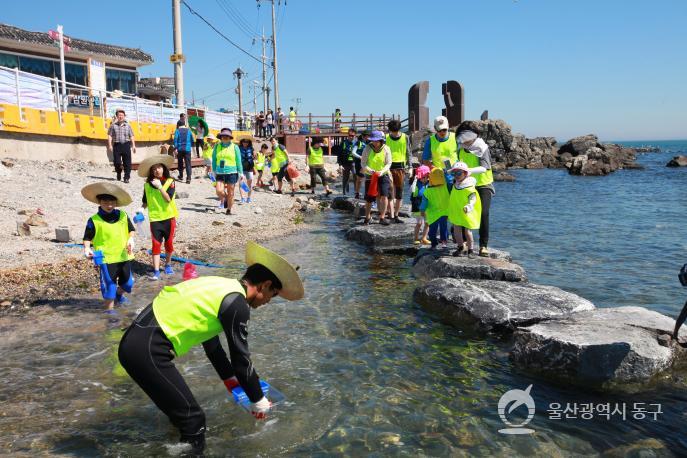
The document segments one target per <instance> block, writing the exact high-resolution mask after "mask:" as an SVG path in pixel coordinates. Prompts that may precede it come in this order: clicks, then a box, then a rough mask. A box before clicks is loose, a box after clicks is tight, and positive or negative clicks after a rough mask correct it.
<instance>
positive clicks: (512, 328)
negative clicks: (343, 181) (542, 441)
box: [332, 197, 687, 391]
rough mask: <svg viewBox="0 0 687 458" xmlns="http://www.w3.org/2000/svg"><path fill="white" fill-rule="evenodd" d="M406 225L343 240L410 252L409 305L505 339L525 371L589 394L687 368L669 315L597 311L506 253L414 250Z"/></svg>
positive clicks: (340, 203)
mask: <svg viewBox="0 0 687 458" xmlns="http://www.w3.org/2000/svg"><path fill="white" fill-rule="evenodd" d="M359 205H360V203H359V202H357V201H355V200H354V199H351V198H344V197H339V198H336V199H334V201H333V203H332V207H333V208H335V209H338V210H340V211H346V212H352V211H353V209H355V208H358V207H359ZM412 227H413V226H412V224H411V223H410V221H406V224H403V225H400V224H399V225H390V226H381V225H378V224H372V225H367V226H360V225H352V226H351V227H350V228H349V229H347V230H346V239H348V240H350V241H353V242H356V243H358V244H360V245H362V246H364V247H366V248H367V249H370V250H372V251H374V252H375V253H379V252H382V253H386V254H402V255H406V256H414V262H413V268H412V273H413V275H414V276H415V277H416V278H417V279H418V281H419V282H420V285H419V286H418V287H417V288H416V289H415V291H414V294H413V299H414V301H415V302H417V303H418V304H419V305H421V306H422V307H423V308H424V309H425V310H427V311H428V312H430V313H432V314H433V315H434V316H436V317H437V318H438V319H439V320H440V321H442V322H444V323H447V324H449V325H452V326H454V327H457V328H459V329H461V330H463V331H466V332H471V333H478V334H480V333H481V334H494V335H498V336H501V337H502V338H506V339H510V340H509V341H510V342H511V346H512V347H511V350H510V360H511V361H512V363H513V364H514V365H516V366H517V367H519V368H521V369H524V370H526V371H527V372H529V373H533V374H538V375H539V376H542V377H544V378H547V379H550V380H552V381H558V382H564V383H567V384H574V385H578V386H581V387H587V388H592V389H601V390H608V389H611V390H613V389H620V390H629V389H631V390H633V391H638V390H642V389H646V388H647V387H648V386H650V383H651V382H652V381H654V380H656V379H657V378H659V377H661V376H662V375H665V374H666V373H668V372H670V371H671V370H672V369H673V368H676V367H680V366H682V365H684V364H685V363H686V362H687V350H686V349H685V348H684V347H683V345H684V343H683V342H676V341H674V340H673V339H672V338H671V334H672V331H673V327H674V320H673V319H672V318H670V317H667V316H665V315H662V314H660V313H658V312H655V311H652V310H648V309H645V308H643V307H617V308H602V309H597V308H596V307H595V306H594V304H593V303H591V302H590V301H588V300H586V299H584V298H582V297H580V296H578V295H576V294H574V293H571V292H568V291H564V290H562V289H560V288H556V287H553V286H547V285H538V284H535V283H531V282H530V281H528V279H527V275H526V273H525V270H524V269H523V268H522V267H521V266H519V265H518V264H515V263H513V262H512V260H511V257H510V255H509V254H508V253H507V252H504V251H499V250H492V253H491V256H490V257H489V258H479V257H478V258H474V259H470V258H467V257H453V256H451V254H450V251H446V250H430V249H428V248H417V246H415V245H412ZM385 248H386V249H385ZM390 248H393V250H391V249H390ZM684 332H686V330H685V326H683V327H682V329H681V333H684Z"/></svg>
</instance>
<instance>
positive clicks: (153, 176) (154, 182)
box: [138, 155, 179, 280]
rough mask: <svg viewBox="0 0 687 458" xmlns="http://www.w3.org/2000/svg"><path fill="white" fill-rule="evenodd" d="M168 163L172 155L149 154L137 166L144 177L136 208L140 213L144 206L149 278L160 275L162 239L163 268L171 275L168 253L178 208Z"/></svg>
mask: <svg viewBox="0 0 687 458" xmlns="http://www.w3.org/2000/svg"><path fill="white" fill-rule="evenodd" d="M172 163H173V160H172V156H166V155H165V156H157V157H156V156H153V157H149V158H146V159H145V160H143V161H142V162H141V163H140V164H139V166H138V176H140V177H145V178H146V182H145V184H144V185H143V200H142V206H141V208H140V209H139V212H141V213H143V209H144V208H145V207H147V208H148V220H149V221H150V239H151V242H152V250H151V253H152V255H153V274H152V275H151V276H150V279H151V280H159V279H160V254H161V252H162V244H163V243H164V246H165V269H164V272H165V274H166V275H174V269H172V255H173V254H174V233H175V232H176V226H177V217H178V216H179V211H178V210H177V204H176V199H175V197H176V196H175V186H174V179H173V178H171V177H170V173H169V167H171V165H172Z"/></svg>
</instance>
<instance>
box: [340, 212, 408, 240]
mask: <svg viewBox="0 0 687 458" xmlns="http://www.w3.org/2000/svg"><path fill="white" fill-rule="evenodd" d="M401 221H403V224H395V223H391V224H389V225H388V226H382V225H381V224H378V223H377V222H374V223H373V224H368V225H358V226H354V227H352V228H351V229H349V230H348V231H346V239H347V240H352V241H354V242H358V243H360V244H361V245H366V246H369V247H379V246H390V245H404V244H407V243H408V242H412V240H413V228H414V227H415V220H414V219H410V218H401Z"/></svg>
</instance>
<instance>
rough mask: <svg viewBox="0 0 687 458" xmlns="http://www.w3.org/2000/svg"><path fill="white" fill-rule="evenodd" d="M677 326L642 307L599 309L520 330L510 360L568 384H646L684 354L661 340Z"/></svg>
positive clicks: (669, 343)
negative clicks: (663, 335) (662, 336)
mask: <svg viewBox="0 0 687 458" xmlns="http://www.w3.org/2000/svg"><path fill="white" fill-rule="evenodd" d="M673 327H674V321H673V320H672V319H671V318H669V317H667V316H665V315H662V314H660V313H658V312H654V311H651V310H647V309H645V308H643V307H617V308H606V309H595V310H592V311H587V312H582V313H576V314H572V315H570V316H567V317H565V318H563V319H556V320H551V321H547V322H542V323H538V324H534V325H531V326H528V327H525V328H522V329H518V330H517V332H516V333H515V346H514V348H513V351H512V352H511V359H512V360H513V361H514V362H515V363H516V364H517V365H520V366H523V367H525V368H527V369H528V370H531V371H534V372H538V373H540V374H542V375H545V376H548V377H550V378H553V379H558V380H563V381H565V382H566V383H568V382H572V383H575V384H578V385H587V386H596V387H601V388H604V387H611V386H613V385H615V384H619V383H623V384H625V383H644V382H648V381H650V380H651V379H652V378H653V377H654V376H656V375H657V374H659V373H660V372H662V371H665V370H666V369H669V368H670V367H671V366H672V365H673V364H674V363H675V362H676V361H677V360H678V359H684V358H685V353H686V351H685V350H684V349H683V348H681V347H680V346H679V345H677V344H675V343H671V341H670V339H664V338H662V339H659V337H660V336H661V335H662V334H670V333H672V329H673ZM683 329H684V326H683ZM682 332H684V331H682ZM661 340H662V341H663V342H661Z"/></svg>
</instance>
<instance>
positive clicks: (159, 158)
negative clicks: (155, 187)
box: [138, 154, 174, 178]
mask: <svg viewBox="0 0 687 458" xmlns="http://www.w3.org/2000/svg"><path fill="white" fill-rule="evenodd" d="M155 164H164V165H165V166H167V168H170V167H171V166H172V164H174V158H173V157H172V156H170V155H168V154H157V155H155V156H150V157H147V158H145V159H143V160H142V161H141V162H140V164H138V176H139V177H143V178H146V177H148V172H150V168H151V167H152V166H154V165H155Z"/></svg>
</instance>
